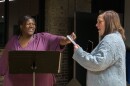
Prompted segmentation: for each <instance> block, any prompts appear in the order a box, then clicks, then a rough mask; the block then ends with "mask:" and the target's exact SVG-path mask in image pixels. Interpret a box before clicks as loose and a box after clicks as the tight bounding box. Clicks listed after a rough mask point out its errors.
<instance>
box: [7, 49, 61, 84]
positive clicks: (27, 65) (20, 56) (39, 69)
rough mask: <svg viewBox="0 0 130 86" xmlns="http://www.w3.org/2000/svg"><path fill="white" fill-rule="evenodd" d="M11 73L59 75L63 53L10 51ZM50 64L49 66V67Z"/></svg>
mask: <svg viewBox="0 0 130 86" xmlns="http://www.w3.org/2000/svg"><path fill="white" fill-rule="evenodd" d="M8 61H9V73H11V74H31V73H32V74H33V86H35V74H36V73H59V72H60V63H61V53H60V52H59V51H9V59H8ZM47 64H49V66H47Z"/></svg>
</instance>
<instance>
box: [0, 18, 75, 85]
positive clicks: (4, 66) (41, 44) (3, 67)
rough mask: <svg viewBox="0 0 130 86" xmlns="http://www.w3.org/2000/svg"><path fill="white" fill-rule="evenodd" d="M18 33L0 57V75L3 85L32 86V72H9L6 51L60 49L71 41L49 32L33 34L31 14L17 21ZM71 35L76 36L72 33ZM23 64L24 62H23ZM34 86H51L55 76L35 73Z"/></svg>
mask: <svg viewBox="0 0 130 86" xmlns="http://www.w3.org/2000/svg"><path fill="white" fill-rule="evenodd" d="M19 26H20V34H19V35H18V36H17V35H16V36H13V37H12V38H11V39H10V40H9V41H8V43H7V44H6V47H5V49H4V51H3V54H2V56H1V58H0V75H2V76H4V82H3V86H32V85H33V81H32V78H33V76H32V74H15V75H14V74H9V69H8V51H11V50H34V51H62V50H63V46H65V45H67V44H69V43H71V42H70V41H69V40H68V39H67V38H66V37H64V36H57V35H52V34H50V33H45V32H42V33H37V34H34V32H35V29H36V23H35V20H34V19H33V18H32V17H31V16H24V17H23V18H21V19H20V21H19ZM71 37H72V38H73V39H75V38H76V36H75V34H74V33H72V34H71ZM23 64H24V63H23ZM35 84H36V86H53V85H54V84H55V77H54V75H53V74H50V73H48V74H47V73H46V74H36V82H35Z"/></svg>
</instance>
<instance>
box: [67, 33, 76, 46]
mask: <svg viewBox="0 0 130 86" xmlns="http://www.w3.org/2000/svg"><path fill="white" fill-rule="evenodd" d="M67 38H68V39H69V40H70V41H71V42H72V43H73V44H74V45H77V44H76V43H75V41H74V40H73V39H72V38H71V37H70V36H69V35H67Z"/></svg>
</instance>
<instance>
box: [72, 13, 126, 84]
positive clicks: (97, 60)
mask: <svg viewBox="0 0 130 86" xmlns="http://www.w3.org/2000/svg"><path fill="white" fill-rule="evenodd" d="M96 27H97V29H98V32H99V36H100V38H101V41H100V42H99V44H98V45H97V46H96V48H95V49H94V50H93V51H92V52H91V53H88V52H86V51H84V50H83V49H82V48H81V47H80V46H79V45H75V46H74V54H73V59H74V60H75V61H77V62H78V63H79V64H80V65H81V66H82V67H84V68H85V69H87V84H86V86H126V68H125V56H126V48H125V44H124V40H125V35H124V29H123V27H122V26H121V23H120V18H119V15H118V13H116V12H115V11H105V12H103V13H101V14H100V15H99V16H98V18H97V24H96Z"/></svg>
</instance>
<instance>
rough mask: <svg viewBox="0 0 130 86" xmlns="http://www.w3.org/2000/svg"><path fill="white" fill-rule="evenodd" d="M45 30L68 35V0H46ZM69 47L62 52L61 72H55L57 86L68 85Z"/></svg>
mask: <svg viewBox="0 0 130 86" xmlns="http://www.w3.org/2000/svg"><path fill="white" fill-rule="evenodd" d="M45 31H47V32H50V33H53V34H58V35H64V36H66V35H67V34H68V33H69V28H68V0H46V5H45ZM67 48H68V47H66V49H65V51H64V52H63V53H62V64H61V73H59V74H55V76H56V79H57V84H56V85H57V86H66V84H67V83H68V79H69V76H68V75H69V71H68V70H69V69H68V60H69V59H68V55H67Z"/></svg>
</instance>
